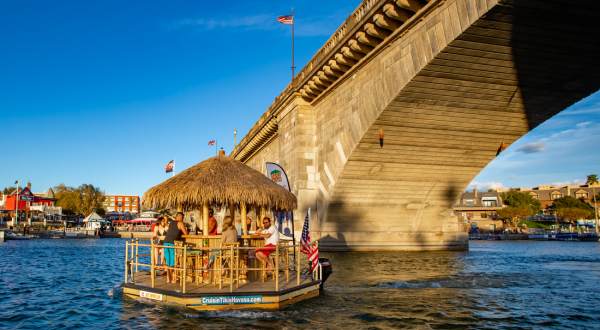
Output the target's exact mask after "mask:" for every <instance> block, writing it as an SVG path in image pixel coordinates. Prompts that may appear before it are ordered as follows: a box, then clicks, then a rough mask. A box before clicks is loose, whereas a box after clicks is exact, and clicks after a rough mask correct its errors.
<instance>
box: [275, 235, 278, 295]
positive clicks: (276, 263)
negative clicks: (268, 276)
mask: <svg viewBox="0 0 600 330" xmlns="http://www.w3.org/2000/svg"><path fill="white" fill-rule="evenodd" d="M275 291H279V244H277V245H275Z"/></svg>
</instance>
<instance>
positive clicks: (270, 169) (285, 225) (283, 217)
mask: <svg viewBox="0 0 600 330" xmlns="http://www.w3.org/2000/svg"><path fill="white" fill-rule="evenodd" d="M266 165H267V176H268V177H269V178H270V179H271V180H273V182H275V183H276V184H278V185H280V186H282V187H283V188H284V189H287V191H291V189H290V183H289V181H288V177H287V174H286V173H285V171H284V170H283V167H281V166H280V165H279V164H276V163H266ZM273 216H274V218H275V224H276V226H277V228H278V229H279V232H280V233H282V234H283V235H285V236H288V237H293V233H294V228H293V226H294V221H293V218H292V217H293V216H292V213H291V212H273Z"/></svg>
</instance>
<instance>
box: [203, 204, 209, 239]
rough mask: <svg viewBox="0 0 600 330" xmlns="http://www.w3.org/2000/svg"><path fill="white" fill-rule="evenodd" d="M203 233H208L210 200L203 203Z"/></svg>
mask: <svg viewBox="0 0 600 330" xmlns="http://www.w3.org/2000/svg"><path fill="white" fill-rule="evenodd" d="M202 235H204V236H206V235H208V202H204V205H202Z"/></svg>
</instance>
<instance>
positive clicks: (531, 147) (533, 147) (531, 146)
mask: <svg viewBox="0 0 600 330" xmlns="http://www.w3.org/2000/svg"><path fill="white" fill-rule="evenodd" d="M545 148H546V144H544V142H540V141H538V142H530V143H527V144H524V145H523V146H521V147H520V148H519V149H517V150H516V151H518V152H522V153H525V154H535V153H538V152H542V151H544V149H545Z"/></svg>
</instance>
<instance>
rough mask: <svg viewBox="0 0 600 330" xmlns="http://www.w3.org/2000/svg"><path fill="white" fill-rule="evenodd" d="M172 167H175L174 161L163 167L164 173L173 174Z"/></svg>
mask: <svg viewBox="0 0 600 330" xmlns="http://www.w3.org/2000/svg"><path fill="white" fill-rule="evenodd" d="M174 167H175V161H174V160H172V161H170V162H168V163H167V165H165V173H171V172H173V168H174Z"/></svg>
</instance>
